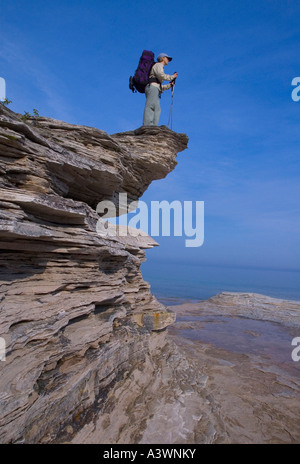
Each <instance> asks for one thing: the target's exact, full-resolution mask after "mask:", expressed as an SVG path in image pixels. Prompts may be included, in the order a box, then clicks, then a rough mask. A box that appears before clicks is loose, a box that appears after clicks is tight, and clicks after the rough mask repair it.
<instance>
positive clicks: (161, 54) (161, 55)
mask: <svg viewBox="0 0 300 464" xmlns="http://www.w3.org/2000/svg"><path fill="white" fill-rule="evenodd" d="M164 56H166V57H167V58H169V61H172V58H171V57H170V56H169V55H167V54H166V53H160V54H159V55H158V57H157V61H160V60H161V58H163V57H164Z"/></svg>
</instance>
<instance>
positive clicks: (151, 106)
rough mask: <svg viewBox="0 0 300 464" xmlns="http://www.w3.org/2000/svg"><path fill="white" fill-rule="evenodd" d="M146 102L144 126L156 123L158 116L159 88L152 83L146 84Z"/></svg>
mask: <svg viewBox="0 0 300 464" xmlns="http://www.w3.org/2000/svg"><path fill="white" fill-rule="evenodd" d="M145 94H146V104H145V110H144V117H143V125H144V126H153V125H156V126H157V125H158V120H159V116H160V102H159V89H158V88H157V87H155V86H154V85H147V86H146V89H145Z"/></svg>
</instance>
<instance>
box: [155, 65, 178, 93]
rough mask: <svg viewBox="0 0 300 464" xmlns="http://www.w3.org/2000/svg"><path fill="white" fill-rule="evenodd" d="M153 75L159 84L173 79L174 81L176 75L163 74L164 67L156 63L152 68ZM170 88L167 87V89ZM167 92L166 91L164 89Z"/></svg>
mask: <svg viewBox="0 0 300 464" xmlns="http://www.w3.org/2000/svg"><path fill="white" fill-rule="evenodd" d="M153 74H154V76H155V77H156V78H157V79H158V80H159V82H160V83H162V82H163V81H172V80H173V79H175V77H177V73H175V74H176V75H175V74H172V75H170V74H165V73H164V65H163V64H162V63H156V64H155V65H154V66H153ZM166 85H169V84H166ZM169 88H170V87H168V89H169ZM165 90H167V89H165Z"/></svg>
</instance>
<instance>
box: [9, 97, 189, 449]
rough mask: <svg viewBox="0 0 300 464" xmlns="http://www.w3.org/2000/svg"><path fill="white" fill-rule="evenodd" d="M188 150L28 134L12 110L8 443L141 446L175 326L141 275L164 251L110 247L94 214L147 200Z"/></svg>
mask: <svg viewBox="0 0 300 464" xmlns="http://www.w3.org/2000/svg"><path fill="white" fill-rule="evenodd" d="M186 146H187V137H186V136H185V135H184V134H176V133H174V132H172V131H170V130H169V129H167V128H164V127H162V128H152V129H150V128H141V129H138V130H137V131H134V132H126V133H123V134H116V135H114V136H109V135H108V134H106V133H105V132H103V131H100V130H98V129H94V128H90V127H84V126H75V125H70V124H67V123H64V122H61V121H56V120H52V119H49V118H41V117H39V118H35V119H31V120H29V121H27V123H26V124H25V123H23V122H22V121H21V120H20V118H19V116H18V115H16V114H15V113H13V112H11V111H10V110H8V109H6V108H4V107H3V106H1V105H0V172H1V179H0V252H1V254H0V284H1V287H0V337H2V338H3V339H4V340H5V344H6V360H5V361H0V369H1V376H0V404H1V417H0V442H2V443H16V442H25V443H52V442H69V441H73V442H76V440H77V442H88V441H89V440H90V441H94V442H98V443H103V442H118V441H119V442H122V440H124V439H125V438H124V437H125V435H126V439H127V440H128V441H129V442H130V441H131V442H134V441H136V440H137V439H138V436H139V433H140V424H139V420H142V419H141V417H142V416H143V415H144V412H142V410H141V411H140V412H139V409H138V407H137V408H136V409H135V407H136V406H137V405H136V402H137V401H138V398H140V397H141V396H142V392H143V391H144V389H145V388H146V385H150V384H153V383H155V382H154V381H153V378H154V377H155V373H157V372H158V371H159V369H160V368H159V367H158V364H157V363H158V360H159V359H160V358H161V354H162V353H163V352H165V353H167V352H168V348H167V344H166V340H165V328H166V327H167V326H168V325H169V324H171V323H172V322H173V321H174V320H175V316H174V313H173V312H171V311H170V310H168V309H167V308H166V307H165V306H163V305H162V304H160V303H159V302H158V301H157V300H156V299H155V297H154V296H153V295H152V294H151V292H150V288H149V284H147V283H146V282H145V281H144V280H143V278H142V275H141V272H140V265H141V263H142V262H143V260H144V259H145V255H144V249H146V248H151V247H153V246H156V245H157V243H156V242H155V241H154V240H153V239H151V238H150V237H149V236H147V235H145V234H143V235H141V236H137V237H134V236H128V237H126V236H123V235H122V236H118V235H117V236H99V234H97V231H96V225H97V222H98V221H99V216H98V215H97V213H96V212H95V207H96V206H97V204H98V202H100V201H102V200H112V201H114V202H115V204H116V205H117V206H118V194H119V193H120V192H125V193H127V195H128V201H130V202H131V201H133V200H137V199H138V198H139V197H140V196H141V195H142V193H143V192H144V191H145V190H146V189H147V187H148V185H149V184H150V183H151V182H152V181H153V180H155V179H160V178H163V177H165V176H166V175H167V174H168V172H170V171H171V170H172V169H173V168H174V167H175V165H176V154H177V152H179V151H182V150H183V149H184V148H186ZM157 379H158V380H157V382H162V377H161V376H159V375H158V377H157ZM156 387H157V385H156ZM156 387H155V388H156ZM118 392H119V395H120V398H119V397H118ZM120 408H121V409H120ZM122 408H123V409H122ZM126 408H127V409H126ZM129 410H130V413H129ZM133 411H135V412H134V414H135V419H136V424H135V425H134V426H132V425H130V420H131V417H132V416H131V414H133ZM114 417H116V418H118V419H117V420H115V421H111V419H112V418H114ZM122 430H126V433H125V432H124V433H123V434H122V433H121V431H122Z"/></svg>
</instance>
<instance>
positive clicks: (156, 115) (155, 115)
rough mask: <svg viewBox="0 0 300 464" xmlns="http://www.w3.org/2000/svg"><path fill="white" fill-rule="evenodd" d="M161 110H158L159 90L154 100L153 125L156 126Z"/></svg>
mask: <svg viewBox="0 0 300 464" xmlns="http://www.w3.org/2000/svg"><path fill="white" fill-rule="evenodd" d="M160 113H161V108H160V98H159V90H158V94H157V99H156V100H155V108H154V121H153V123H154V125H155V126H158V122H159V118H160Z"/></svg>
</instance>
